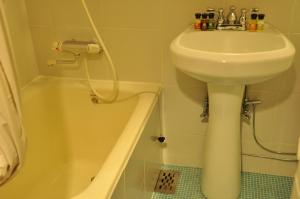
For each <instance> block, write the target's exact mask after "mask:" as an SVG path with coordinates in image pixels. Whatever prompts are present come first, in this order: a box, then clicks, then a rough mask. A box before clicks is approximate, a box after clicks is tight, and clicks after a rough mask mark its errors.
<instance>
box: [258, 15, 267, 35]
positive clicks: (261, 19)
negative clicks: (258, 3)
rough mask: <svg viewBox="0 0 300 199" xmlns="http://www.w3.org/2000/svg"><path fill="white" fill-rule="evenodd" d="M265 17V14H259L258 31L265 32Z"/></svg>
mask: <svg viewBox="0 0 300 199" xmlns="http://www.w3.org/2000/svg"><path fill="white" fill-rule="evenodd" d="M264 19H265V15H264V14H258V21H257V31H260V32H262V31H264V29H265V22H264Z"/></svg>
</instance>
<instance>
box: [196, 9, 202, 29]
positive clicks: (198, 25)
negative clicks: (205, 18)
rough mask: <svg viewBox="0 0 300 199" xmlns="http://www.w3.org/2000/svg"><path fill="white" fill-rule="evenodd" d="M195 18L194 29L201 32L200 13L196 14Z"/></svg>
mask: <svg viewBox="0 0 300 199" xmlns="http://www.w3.org/2000/svg"><path fill="white" fill-rule="evenodd" d="M195 18H196V19H195V23H194V29H195V30H201V13H196V14H195Z"/></svg>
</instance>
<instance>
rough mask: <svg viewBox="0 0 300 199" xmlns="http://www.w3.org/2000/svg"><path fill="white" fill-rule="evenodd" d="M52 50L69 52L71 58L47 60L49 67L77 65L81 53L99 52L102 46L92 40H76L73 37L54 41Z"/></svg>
mask: <svg viewBox="0 0 300 199" xmlns="http://www.w3.org/2000/svg"><path fill="white" fill-rule="evenodd" d="M52 50H53V51H55V52H58V53H70V54H72V55H73V57H74V58H73V59H51V60H48V61H47V65H48V66H49V67H53V66H55V65H76V66H78V65H79V58H80V55H82V54H100V53H101V52H102V48H101V46H100V45H99V44H97V43H95V42H93V41H78V40H75V39H72V40H66V41H56V42H54V43H53V44H52Z"/></svg>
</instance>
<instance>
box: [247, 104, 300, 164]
mask: <svg viewBox="0 0 300 199" xmlns="http://www.w3.org/2000/svg"><path fill="white" fill-rule="evenodd" d="M252 108H253V117H252V133H253V138H254V141H255V143H256V144H257V145H258V146H259V147H260V148H261V149H263V150H264V151H267V152H270V153H273V154H278V155H294V156H295V155H297V153H291V152H281V151H275V150H273V149H270V148H267V147H265V146H264V145H263V144H261V143H260V142H259V140H258V139H257V136H256V124H255V123H256V122H255V121H256V118H255V115H256V104H252ZM243 155H246V156H251V157H259V158H265V159H272V160H279V161H285V162H297V161H298V160H297V159H296V158H294V159H289V158H276V157H269V156H263V155H255V154H247V153H243Z"/></svg>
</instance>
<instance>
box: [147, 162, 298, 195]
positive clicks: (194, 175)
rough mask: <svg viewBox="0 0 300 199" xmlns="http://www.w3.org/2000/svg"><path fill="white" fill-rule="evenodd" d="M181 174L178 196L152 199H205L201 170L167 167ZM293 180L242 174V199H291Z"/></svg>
mask: <svg viewBox="0 0 300 199" xmlns="http://www.w3.org/2000/svg"><path fill="white" fill-rule="evenodd" d="M165 169H170V170H176V171H180V172H181V177H180V181H179V184H178V185H177V190H176V194H173V195H166V194H160V193H154V194H153V197H152V199H205V197H204V196H203V195H202V194H201V192H200V177H201V169H198V168H190V167H178V166H170V165H169V166H165ZM292 182H293V179H292V178H291V177H285V176H274V175H266V174H257V173H247V172H244V173H243V174H242V190H241V197H240V198H241V199H289V197H290V193H291V187H292Z"/></svg>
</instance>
